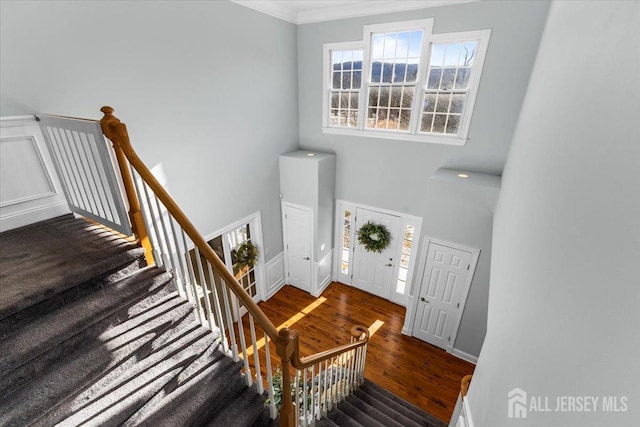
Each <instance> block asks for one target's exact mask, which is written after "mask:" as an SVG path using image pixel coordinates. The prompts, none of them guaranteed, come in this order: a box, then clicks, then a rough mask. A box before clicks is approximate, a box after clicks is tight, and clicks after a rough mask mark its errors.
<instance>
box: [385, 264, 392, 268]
mask: <svg viewBox="0 0 640 427" xmlns="http://www.w3.org/2000/svg"><path fill="white" fill-rule="evenodd" d="M385 267H393V264H391V263H389V264H385Z"/></svg>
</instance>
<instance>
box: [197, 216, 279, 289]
mask: <svg viewBox="0 0 640 427" xmlns="http://www.w3.org/2000/svg"><path fill="white" fill-rule="evenodd" d="M245 224H249V226H250V227H251V240H252V241H253V244H254V245H255V246H256V247H257V248H258V259H257V264H256V266H255V269H254V271H255V273H256V292H257V294H256V297H257V299H258V300H259V301H265V300H266V298H267V295H268V292H267V284H266V277H267V274H266V269H265V264H266V263H265V256H264V250H262V249H263V248H264V241H263V238H262V214H261V213H260V211H257V212H254V213H252V214H251V215H248V216H246V217H244V218H242V219H240V220H238V221H235V222H234V223H232V224H229V225H226V226H224V227H222V228H221V229H218V230H216V231H215V232H214V233H209V234H207V235H206V236H204V240H205V241H206V242H208V241H209V240H213V239H215V238H216V237H218V236H224V234H225V233H228V232H230V231H232V230H234V229H236V228H238V227H240V226H242V225H245ZM193 247H194V245H193V243H189V248H188V250H191V249H193ZM223 248H226V244H224V243H223ZM225 251H226V249H225ZM225 256H227V257H228V258H227V259H231V257H230V256H229V254H225Z"/></svg>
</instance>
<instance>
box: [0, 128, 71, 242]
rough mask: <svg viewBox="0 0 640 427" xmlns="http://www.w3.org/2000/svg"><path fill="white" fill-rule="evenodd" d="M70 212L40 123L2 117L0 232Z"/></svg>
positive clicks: (0, 129)
mask: <svg viewBox="0 0 640 427" xmlns="http://www.w3.org/2000/svg"><path fill="white" fill-rule="evenodd" d="M69 212H70V210H69V207H68V206H67V201H66V199H65V198H64V194H63V192H62V187H61V186H60V181H59V180H58V176H57V175H56V172H55V168H54V166H53V161H52V160H51V156H50V155H49V151H48V149H47V147H46V144H45V141H44V138H43V137H42V133H41V132H40V127H39V126H38V122H37V121H36V120H35V118H34V117H33V116H20V117H2V118H0V231H6V230H10V229H12V228H17V227H22V226H24V225H28V224H32V223H34V222H38V221H43V220H45V219H49V218H53V217H56V216H60V215H64V214H66V213H69Z"/></svg>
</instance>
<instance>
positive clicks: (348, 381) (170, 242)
mask: <svg viewBox="0 0 640 427" xmlns="http://www.w3.org/2000/svg"><path fill="white" fill-rule="evenodd" d="M100 111H102V112H103V113H104V117H103V118H102V119H101V120H100V125H101V127H102V131H103V133H104V135H105V136H106V137H107V138H108V139H110V140H111V142H112V143H113V148H114V150H115V151H116V158H117V159H118V164H119V166H120V170H121V173H122V174H123V181H125V182H129V184H130V185H126V186H125V187H126V191H127V198H128V199H129V204H130V206H133V207H134V208H136V207H137V208H138V209H139V212H140V214H139V215H136V220H137V221H140V224H141V226H140V227H136V228H138V229H140V228H142V229H144V230H146V232H147V233H148V239H149V245H148V246H147V245H144V246H145V250H149V251H152V254H149V256H148V257H147V259H153V260H154V262H155V264H156V265H157V266H158V267H164V268H165V269H166V270H168V271H171V272H172V273H173V274H174V278H175V281H176V284H177V288H178V292H179V293H180V295H182V296H183V297H184V298H186V299H188V300H189V301H190V302H191V303H192V304H193V305H194V307H195V308H196V310H195V311H196V313H197V317H198V320H199V321H200V323H201V324H202V325H203V326H205V327H207V328H209V329H210V330H212V331H217V332H218V333H219V340H220V344H221V346H222V348H223V350H224V351H225V352H226V353H227V354H228V355H230V356H231V357H232V358H233V359H234V360H235V361H236V362H238V361H242V364H243V374H244V378H245V381H246V384H247V385H248V386H251V385H252V384H254V381H255V384H256V388H257V391H258V393H260V394H263V393H265V392H266V393H267V394H268V398H269V407H270V409H271V417H272V418H275V417H276V416H278V411H277V407H276V399H275V397H276V396H275V390H274V385H273V384H274V378H273V375H272V369H271V362H272V357H273V358H274V359H275V360H276V361H279V364H280V369H281V375H282V378H281V381H282V384H281V388H282V396H281V402H280V403H281V405H280V410H279V416H280V424H281V425H282V426H283V427H291V426H297V425H299V424H303V425H304V426H307V425H313V424H315V420H316V419H319V418H321V416H322V415H324V414H326V412H327V411H328V410H330V409H331V408H332V407H333V405H335V404H337V402H339V401H340V400H341V399H343V398H344V397H346V396H347V395H348V394H350V393H351V392H353V391H354V390H355V389H356V388H357V387H358V386H359V385H360V384H361V383H362V382H363V381H364V368H365V357H366V346H367V342H368V340H369V331H368V330H367V328H365V327H364V326H355V327H353V328H352V329H351V335H352V338H351V343H350V344H345V345H342V346H339V347H336V348H334V349H331V350H327V351H324V352H321V353H317V354H315V355H312V356H307V357H301V356H300V345H299V336H298V333H297V331H291V330H289V328H281V329H280V330H278V329H277V328H276V327H275V325H274V324H273V323H272V322H271V321H270V320H269V318H268V317H267V316H266V315H265V314H264V312H263V311H262V310H261V309H260V307H259V306H258V305H257V304H256V303H255V301H253V299H252V298H251V296H250V295H249V294H248V293H247V292H246V291H245V289H244V288H243V287H242V285H241V284H240V283H239V282H238V280H237V279H236V278H235V277H234V276H233V274H232V273H231V272H230V271H229V270H228V269H227V268H226V266H225V264H224V263H223V262H222V260H221V259H220V258H219V257H218V255H217V254H216V253H215V252H214V250H213V249H212V248H211V246H209V244H208V243H207V242H206V241H205V239H204V238H203V237H202V236H201V235H200V233H199V232H198V231H197V230H196V228H195V227H194V226H193V224H192V223H191V221H190V220H189V219H188V218H187V216H186V215H185V214H184V212H183V211H182V210H181V209H180V207H178V205H177V204H176V203H175V201H174V200H173V199H172V198H171V196H169V194H168V192H167V191H166V190H165V188H164V187H163V186H162V185H161V184H160V182H159V181H158V180H157V179H156V178H155V176H154V175H153V173H152V172H151V170H149V168H147V166H146V165H145V164H144V162H143V161H142V160H141V159H140V158H139V157H138V155H137V154H136V152H135V151H134V150H133V148H132V146H131V142H130V140H129V135H128V132H127V128H126V125H125V124H124V123H122V122H120V120H119V119H118V118H116V117H115V116H114V115H113V111H114V110H113V108H111V107H106V106H105V107H103V108H102V109H101V110H100ZM125 175H128V178H127V177H125ZM129 191H132V193H131V194H129ZM132 201H133V202H132ZM136 237H137V238H138V239H140V237H141V236H137V235H136ZM143 237H144V238H146V237H147V236H143ZM243 307H244V308H245V309H246V310H247V314H246V315H245V317H247V319H246V320H247V321H248V326H249V332H246V330H245V327H244V322H245V319H244V318H243V316H242V315H241V308H243ZM260 329H261V330H260ZM247 335H248V336H247ZM247 341H249V344H250V345H247ZM272 344H273V345H274V346H275V350H276V355H275V356H272V354H271V345H272ZM261 351H262V352H263V353H264V354H263V356H262V357H261V355H260V353H261ZM261 361H264V366H265V368H266V369H265V372H263V371H262V367H261ZM292 368H295V369H294V371H295V375H294V378H293V379H292V377H291V372H292ZM316 372H317V375H316ZM294 399H295V401H294Z"/></svg>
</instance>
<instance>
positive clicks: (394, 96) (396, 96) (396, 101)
mask: <svg viewBox="0 0 640 427" xmlns="http://www.w3.org/2000/svg"><path fill="white" fill-rule="evenodd" d="M401 101H402V88H401V87H394V88H391V101H390V103H389V106H390V107H399V106H400V102H401Z"/></svg>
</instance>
